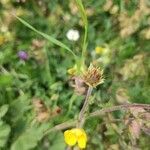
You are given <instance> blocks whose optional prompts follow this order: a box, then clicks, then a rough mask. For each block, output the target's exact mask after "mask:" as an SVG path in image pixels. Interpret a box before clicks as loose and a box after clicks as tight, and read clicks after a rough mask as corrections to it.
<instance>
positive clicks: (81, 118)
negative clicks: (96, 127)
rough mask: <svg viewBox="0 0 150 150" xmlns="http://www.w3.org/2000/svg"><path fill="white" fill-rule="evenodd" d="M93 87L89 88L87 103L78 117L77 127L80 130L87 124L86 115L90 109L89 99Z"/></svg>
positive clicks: (85, 102)
mask: <svg viewBox="0 0 150 150" xmlns="http://www.w3.org/2000/svg"><path fill="white" fill-rule="evenodd" d="M92 90H93V87H91V86H89V88H88V90H87V94H86V97H85V101H84V104H83V107H82V109H81V111H80V113H79V117H78V122H77V127H78V128H82V127H83V125H84V122H85V113H86V112H87V110H88V108H89V98H90V96H91V93H92Z"/></svg>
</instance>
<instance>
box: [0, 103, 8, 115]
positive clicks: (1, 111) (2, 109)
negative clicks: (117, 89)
mask: <svg viewBox="0 0 150 150" xmlns="http://www.w3.org/2000/svg"><path fill="white" fill-rule="evenodd" d="M7 111H8V105H3V106H1V107H0V118H2V117H3V116H5V114H6V113H7Z"/></svg>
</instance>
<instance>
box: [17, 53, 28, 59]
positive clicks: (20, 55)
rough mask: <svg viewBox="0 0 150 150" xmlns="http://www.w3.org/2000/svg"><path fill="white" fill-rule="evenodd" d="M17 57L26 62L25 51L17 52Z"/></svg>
mask: <svg viewBox="0 0 150 150" xmlns="http://www.w3.org/2000/svg"><path fill="white" fill-rule="evenodd" d="M18 56H19V58H20V59H21V60H27V59H28V54H27V52H25V51H19V52H18Z"/></svg>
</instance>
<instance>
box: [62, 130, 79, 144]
mask: <svg viewBox="0 0 150 150" xmlns="http://www.w3.org/2000/svg"><path fill="white" fill-rule="evenodd" d="M64 137H65V142H66V143H67V144H68V145H69V146H73V145H75V144H76V142H77V138H76V136H75V134H74V133H73V132H72V131H71V130H67V131H65V132H64Z"/></svg>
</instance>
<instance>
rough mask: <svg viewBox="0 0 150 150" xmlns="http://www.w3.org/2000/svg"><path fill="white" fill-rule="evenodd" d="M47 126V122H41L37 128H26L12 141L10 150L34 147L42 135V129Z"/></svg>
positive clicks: (27, 149) (28, 149)
mask: <svg viewBox="0 0 150 150" xmlns="http://www.w3.org/2000/svg"><path fill="white" fill-rule="evenodd" d="M49 127H50V125H49V124H43V125H41V126H40V127H37V128H36V127H31V128H29V129H27V130H26V131H25V132H23V133H22V134H21V135H20V136H19V137H18V138H17V139H16V140H15V141H14V143H13V144H12V145H11V150H30V149H33V148H35V147H36V146H37V144H38V142H39V141H40V140H41V139H42V137H43V136H44V134H43V133H44V131H45V130H47V129H48V128H49Z"/></svg>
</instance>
